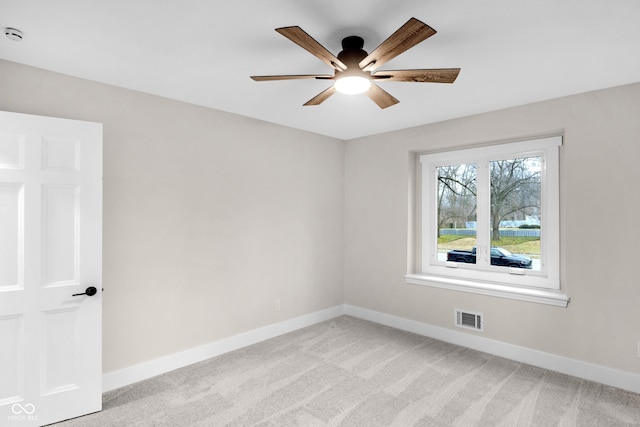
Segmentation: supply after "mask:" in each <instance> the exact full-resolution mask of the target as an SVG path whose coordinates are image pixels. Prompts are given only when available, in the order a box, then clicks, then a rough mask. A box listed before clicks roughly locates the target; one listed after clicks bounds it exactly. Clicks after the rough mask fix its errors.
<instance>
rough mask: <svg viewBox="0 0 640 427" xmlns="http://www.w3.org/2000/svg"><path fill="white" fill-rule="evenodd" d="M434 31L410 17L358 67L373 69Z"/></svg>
mask: <svg viewBox="0 0 640 427" xmlns="http://www.w3.org/2000/svg"><path fill="white" fill-rule="evenodd" d="M435 33H436V30H434V29H433V28H431V27H430V26H428V25H427V24H425V23H424V22H422V21H419V20H417V19H416V18H411V19H409V20H408V21H407V22H406V23H405V24H404V25H403V26H402V27H400V28H398V29H397V30H396V32H395V33H393V34H391V36H389V38H388V39H386V40H385V41H383V42H382V43H381V44H380V46H378V47H377V48H375V49H374V51H373V52H371V53H370V54H369V55H367V56H366V57H365V58H364V59H363V60H362V61H360V64H359V65H360V68H362V70H364V71H373V70H375V69H376V68H378V67H380V66H381V65H382V64H384V63H385V62H388V61H390V60H392V59H393V58H395V57H396V56H398V55H400V54H401V53H402V52H405V51H406V50H408V49H410V48H412V47H413V46H415V45H417V44H418V43H420V42H421V41H423V40H426V39H427V38H429V37H431V36H432V35H434V34H435Z"/></svg>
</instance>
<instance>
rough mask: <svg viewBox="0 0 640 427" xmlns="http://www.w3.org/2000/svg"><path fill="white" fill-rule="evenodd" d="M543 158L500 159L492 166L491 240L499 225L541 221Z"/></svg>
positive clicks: (497, 234)
mask: <svg viewBox="0 0 640 427" xmlns="http://www.w3.org/2000/svg"><path fill="white" fill-rule="evenodd" d="M540 162H541V158H540V157H528V158H520V159H508V160H497V161H492V162H490V168H491V234H492V235H491V240H492V241H499V240H500V237H501V236H500V225H501V224H503V223H505V222H507V221H509V222H511V224H512V225H516V224H519V223H521V224H527V223H532V222H533V223H537V224H538V225H539V224H540Z"/></svg>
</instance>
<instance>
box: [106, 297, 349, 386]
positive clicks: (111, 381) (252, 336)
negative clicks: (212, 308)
mask: <svg viewBox="0 0 640 427" xmlns="http://www.w3.org/2000/svg"><path fill="white" fill-rule="evenodd" d="M342 314H344V306H343V305H340V306H336V307H331V308H328V309H326V310H321V311H317V312H315V313H310V314H306V315H304V316H300V317H296V318H294V319H289V320H285V321H284V322H280V323H275V324H273V325H268V326H265V327H262V328H258V329H254V330H252V331H248V332H244V333H242V334H238V335H234V336H232V337H229V338H224V339H221V340H219V341H214V342H212V343H210V344H206V345H202V346H199V347H195V348H191V349H189V350H185V351H181V352H179V353H174V354H170V355H168V356H164V357H161V358H158V359H154V360H150V361H148V362H144V363H140V364H138V365H134V366H131V367H128V368H124V369H120V370H118V371H114V372H107V373H106V374H104V375H103V376H102V391H103V392H107V391H110V390H114V389H116V388H120V387H124V386H126V385H129V384H133V383H135V382H138V381H142V380H145V379H147V378H151V377H154V376H156V375H160V374H164V373H165V372H169V371H173V370H175V369H178V368H182V367H185V366H188V365H191V364H193V363H197V362H201V361H203V360H206V359H210V358H212V357H215V356H219V355H221V354H224V353H228V352H230V351H233V350H237V349H239V348H242V347H246V346H248V345H251V344H256V343H258V342H261V341H265V340H268V339H270V338H274V337H277V336H279V335H282V334H286V333H288V332H293V331H295V330H298V329H301V328H305V327H307V326H311V325H314V324H316V323H319V322H323V321H325V320H329V319H333V318H335V317H338V316H341V315H342Z"/></svg>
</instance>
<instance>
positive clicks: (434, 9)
mask: <svg viewBox="0 0 640 427" xmlns="http://www.w3.org/2000/svg"><path fill="white" fill-rule="evenodd" d="M411 17H416V18H418V19H419V20H421V21H423V22H425V23H426V24H428V25H429V26H431V27H433V28H434V29H435V30H436V31H438V33H437V34H436V35H434V36H433V37H431V38H429V39H427V40H426V41H424V42H422V43H420V44H418V45H417V46H415V47H414V48H412V49H410V50H409V51H407V52H405V53H403V54H402V55H400V56H398V57H397V58H395V59H393V60H392V61H390V62H389V63H387V64H385V65H384V66H383V67H381V69H407V68H450V67H460V68H461V69H462V71H461V72H460V75H459V77H458V79H457V81H456V82H455V83H454V84H452V85H449V84H434V83H404V82H383V83H380V86H381V87H382V88H383V89H385V90H387V91H388V92H389V93H391V94H392V95H393V96H395V97H396V98H398V99H399V100H400V103H399V104H397V105H395V106H393V107H390V108H387V109H385V110H381V109H379V108H378V107H377V106H376V105H375V104H374V103H373V102H372V101H371V100H370V99H369V98H367V97H366V96H364V95H356V96H348V95H341V94H336V95H334V96H332V97H331V98H329V99H328V100H327V101H325V102H324V103H323V104H321V105H319V106H312V107H303V106H302V104H303V103H305V102H306V101H307V100H309V99H310V98H312V97H313V96H315V95H316V94H317V93H319V92H321V91H322V90H324V89H325V88H326V87H328V86H329V83H328V82H326V81H317V80H295V81H271V82H255V81H253V80H251V79H250V78H249V76H250V75H270V74H316V73H319V74H326V73H329V74H331V73H332V70H331V69H330V68H329V67H327V66H326V65H325V64H324V63H322V62H321V61H320V60H318V59H317V58H315V57H314V56H312V55H311V54H309V53H308V52H306V51H305V50H303V49H302V48H300V47H299V46H297V45H295V44H294V43H292V42H291V41H289V40H288V39H286V38H285V37H283V36H281V35H280V34H278V33H276V32H275V31H274V29H275V28H277V27H283V26H290V25H298V26H300V27H302V28H303V29H304V30H305V31H306V32H307V33H309V34H310V35H311V36H312V37H314V38H315V39H316V40H317V41H318V42H320V43H321V44H322V45H324V46H325V47H326V48H327V49H329V50H330V51H331V52H333V53H334V54H337V53H338V52H339V51H340V50H341V47H340V41H341V40H342V38H343V37H346V36H349V35H359V36H361V37H363V38H364V40H365V46H364V49H365V50H367V51H369V52H371V51H372V50H373V49H374V48H375V47H376V46H378V45H379V44H380V43H381V42H382V41H383V40H384V39H386V38H387V37H388V36H389V35H390V34H391V33H393V32H394V31H395V30H396V29H397V28H398V27H400V26H401V25H402V24H404V23H405V22H406V21H407V20H408V19H409V18H411ZM0 27H2V28H4V27H15V28H18V29H20V30H22V31H23V32H24V35H25V37H24V40H23V41H21V42H13V41H10V40H8V39H7V38H5V37H4V35H2V36H1V37H0V58H3V59H7V60H9V61H14V62H19V63H23V64H28V65H32V66H35V67H39V68H44V69H47V70H52V71H56V72H60V73H64V74H69V75H72V76H77V77H82V78H85V79H89V80H94V81H98V82H104V83H108V84H112V85H116V86H121V87H125V88H129V89H134V90H138V91H142V92H147V93H151V94H156V95H160V96H164V97H168V98H173V99H177V100H181V101H186V102H190V103H193V104H198V105H203V106H207V107H211V108H215V109H219V110H224V111H229V112H232V113H237V114H241V115H244V116H249V117H254V118H257V119H261V120H265V121H268V122H273V123H278V124H282V125H285V126H290V127H294V128H299V129H304V130H308V131H311V132H315V133H319V134H324V135H328V136H332V137H336V138H340V139H352V138H357V137H360V136H366V135H371V134H377V133H381V132H386V131H391V130H396V129H401V128H406V127H411V126H418V125H422V124H427V123H432V122H437V121H441V120H446V119H451V118H455V117H461V116H467V115H471V114H477V113H481V112H486V111H491V110H496V109H500V108H505V107H510V106H515V105H522V104H527V103H531V102H535V101H540V100H544V99H550V98H556V97H559V96H564V95H569V94H574V93H580V92H586V91H590V90H595V89H601V88H606V87H612V86H618V85H623V84H627V83H632V82H638V81H640V1H637V0H536V1H525V0H485V1H478V0H402V1H393V0H386V1H381V0H316V1H308V0H270V1H266V0H242V1H225V2H223V1H213V0H108V1H104V0H103V1H100V0H0ZM0 93H1V88H0ZM0 96H1V95H0Z"/></svg>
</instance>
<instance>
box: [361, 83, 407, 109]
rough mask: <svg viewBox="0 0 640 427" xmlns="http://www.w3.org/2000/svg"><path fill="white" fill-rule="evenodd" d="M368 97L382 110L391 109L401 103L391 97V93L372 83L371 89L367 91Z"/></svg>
mask: <svg viewBox="0 0 640 427" xmlns="http://www.w3.org/2000/svg"><path fill="white" fill-rule="evenodd" d="M367 96H368V97H369V98H371V100H372V101H373V102H375V103H376V104H378V107H380V108H387V107H391V106H392V105H396V104H397V103H398V102H400V101H398V100H397V99H395V98H394V97H393V96H391V94H390V93H389V92H387V91H385V90H383V89H382V88H381V87H380V86H378V85H377V84H375V83H371V88H369V90H368V91H367Z"/></svg>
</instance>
